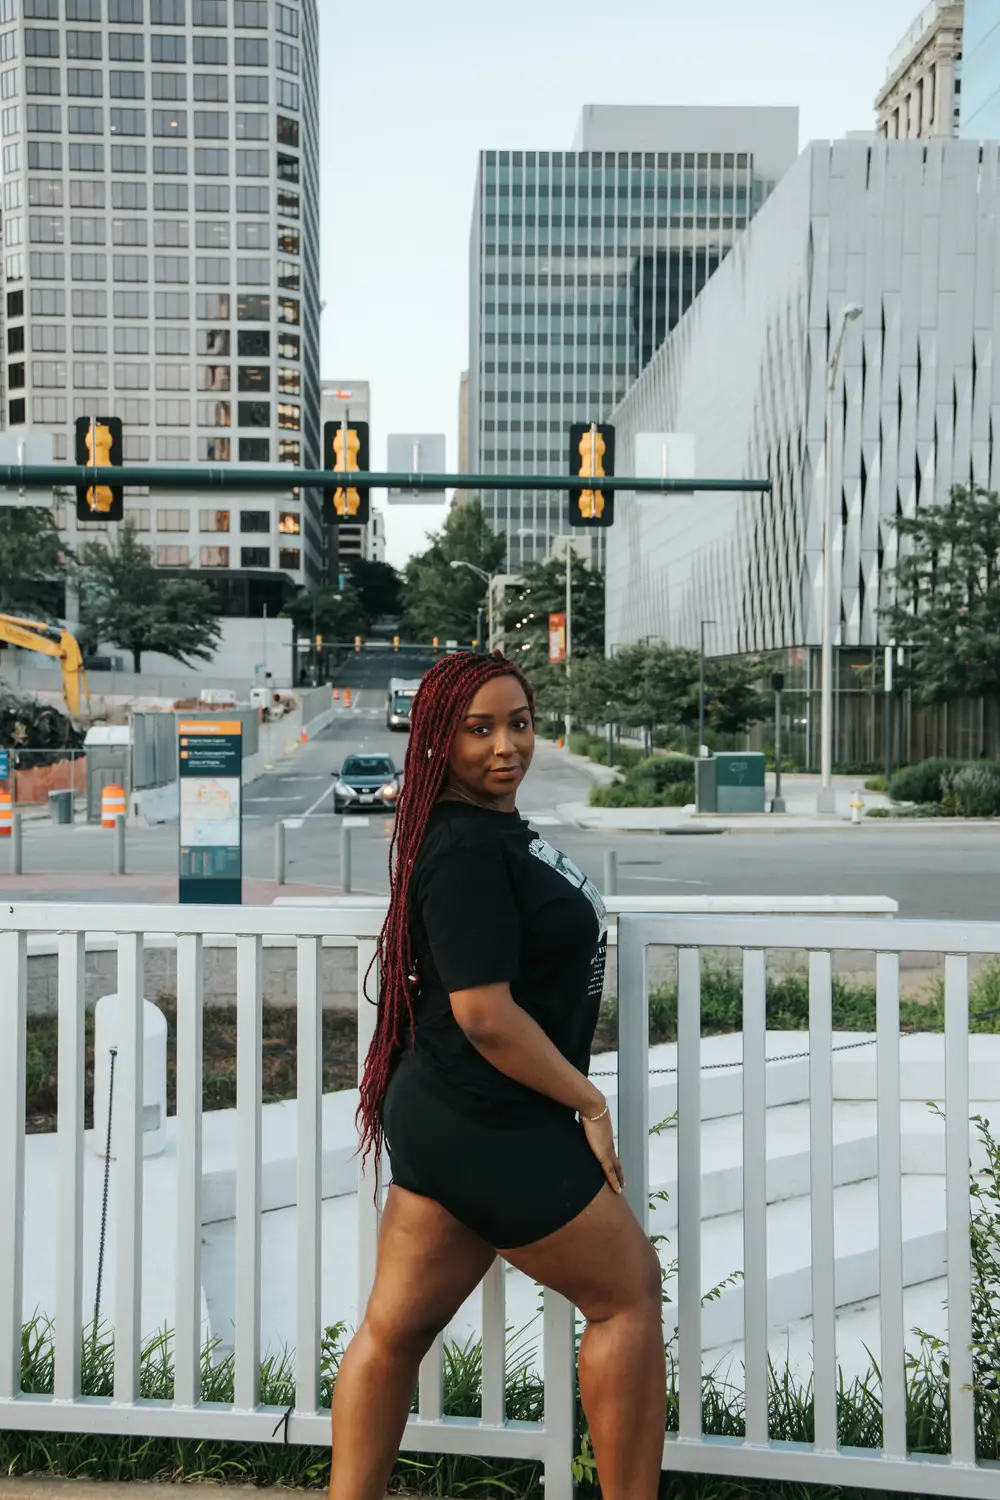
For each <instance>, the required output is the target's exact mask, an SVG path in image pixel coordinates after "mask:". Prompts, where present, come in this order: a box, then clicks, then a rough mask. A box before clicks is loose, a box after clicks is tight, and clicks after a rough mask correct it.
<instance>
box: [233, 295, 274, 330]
mask: <svg viewBox="0 0 1000 1500" xmlns="http://www.w3.org/2000/svg"><path fill="white" fill-rule="evenodd" d="M236 316H237V318H238V320H239V321H240V322H241V323H270V321H271V299H270V297H261V296H259V295H257V294H256V293H254V292H241V293H240V294H239V296H238V297H237V298H236Z"/></svg>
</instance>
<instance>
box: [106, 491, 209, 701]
mask: <svg viewBox="0 0 1000 1500" xmlns="http://www.w3.org/2000/svg"><path fill="white" fill-rule="evenodd" d="M79 577H80V608H81V615H82V618H83V623H84V628H85V630H86V632H87V634H88V635H89V636H90V638H91V639H92V640H93V641H95V642H97V641H109V642H110V643H111V644H112V645H113V646H118V647H119V648H120V649H121V650H123V651H131V653H132V662H133V666H134V669H135V671H136V672H141V671H142V658H143V654H144V653H145V652H147V651H157V652H159V653H160V654H161V655H163V656H169V657H172V659H173V660H174V661H179V662H183V663H184V665H185V666H189V665H190V664H191V662H193V661H211V659H212V657H213V656H214V655H215V649H216V647H217V646H218V644H219V641H220V639H221V637H222V627H221V625H220V624H219V601H218V596H217V595H216V594H215V593H214V591H213V590H212V589H211V588H210V587H209V586H208V585H207V584H204V583H201V582H200V581H199V580H198V579H196V578H192V577H190V576H189V575H187V574H185V573H182V572H173V571H171V572H166V571H165V570H164V569H162V568H157V567H156V566H155V565H154V563H153V554H152V552H151V551H150V549H149V548H148V547H144V546H143V545H142V543H141V542H140V541H139V540H138V534H137V532H136V529H135V527H134V526H133V525H132V524H131V523H130V522H128V521H125V522H123V523H122V525H121V526H120V527H119V528H118V529H117V532H115V531H112V533H111V537H110V540H109V541H108V543H107V545H105V544H104V543H103V542H96V541H95V542H85V543H84V545H83V546H82V547H81V548H80V554H79Z"/></svg>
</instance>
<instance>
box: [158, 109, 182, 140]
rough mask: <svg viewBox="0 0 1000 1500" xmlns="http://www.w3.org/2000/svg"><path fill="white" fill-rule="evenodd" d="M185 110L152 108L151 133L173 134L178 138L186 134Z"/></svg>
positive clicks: (160, 134)
mask: <svg viewBox="0 0 1000 1500" xmlns="http://www.w3.org/2000/svg"><path fill="white" fill-rule="evenodd" d="M187 133H188V130H187V110H186V109H154V110H153V134H154V135H156V136H174V137H176V138H177V139H180V138H181V137H183V136H186V135H187Z"/></svg>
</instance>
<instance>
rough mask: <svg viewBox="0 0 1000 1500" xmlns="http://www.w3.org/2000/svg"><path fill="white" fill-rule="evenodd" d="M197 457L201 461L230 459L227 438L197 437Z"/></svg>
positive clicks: (213, 461)
mask: <svg viewBox="0 0 1000 1500" xmlns="http://www.w3.org/2000/svg"><path fill="white" fill-rule="evenodd" d="M198 458H199V460H200V462H201V463H219V464H227V463H228V462H229V459H230V440H229V438H227V437H200V438H199V439H198ZM202 514H204V512H202Z"/></svg>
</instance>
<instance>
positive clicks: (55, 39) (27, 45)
mask: <svg viewBox="0 0 1000 1500" xmlns="http://www.w3.org/2000/svg"><path fill="white" fill-rule="evenodd" d="M8 35H13V36H14V37H15V38H16V36H17V33H16V32H13V33H8ZM10 55H11V57H16V55H17V54H16V52H12V53H11V54H10ZM24 55H25V57H58V56H59V33H58V31H52V30H51V29H50V28H48V27H46V28H43V27H41V26H26V27H25V29H24ZM4 60H5V61H6V59H4Z"/></svg>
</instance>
